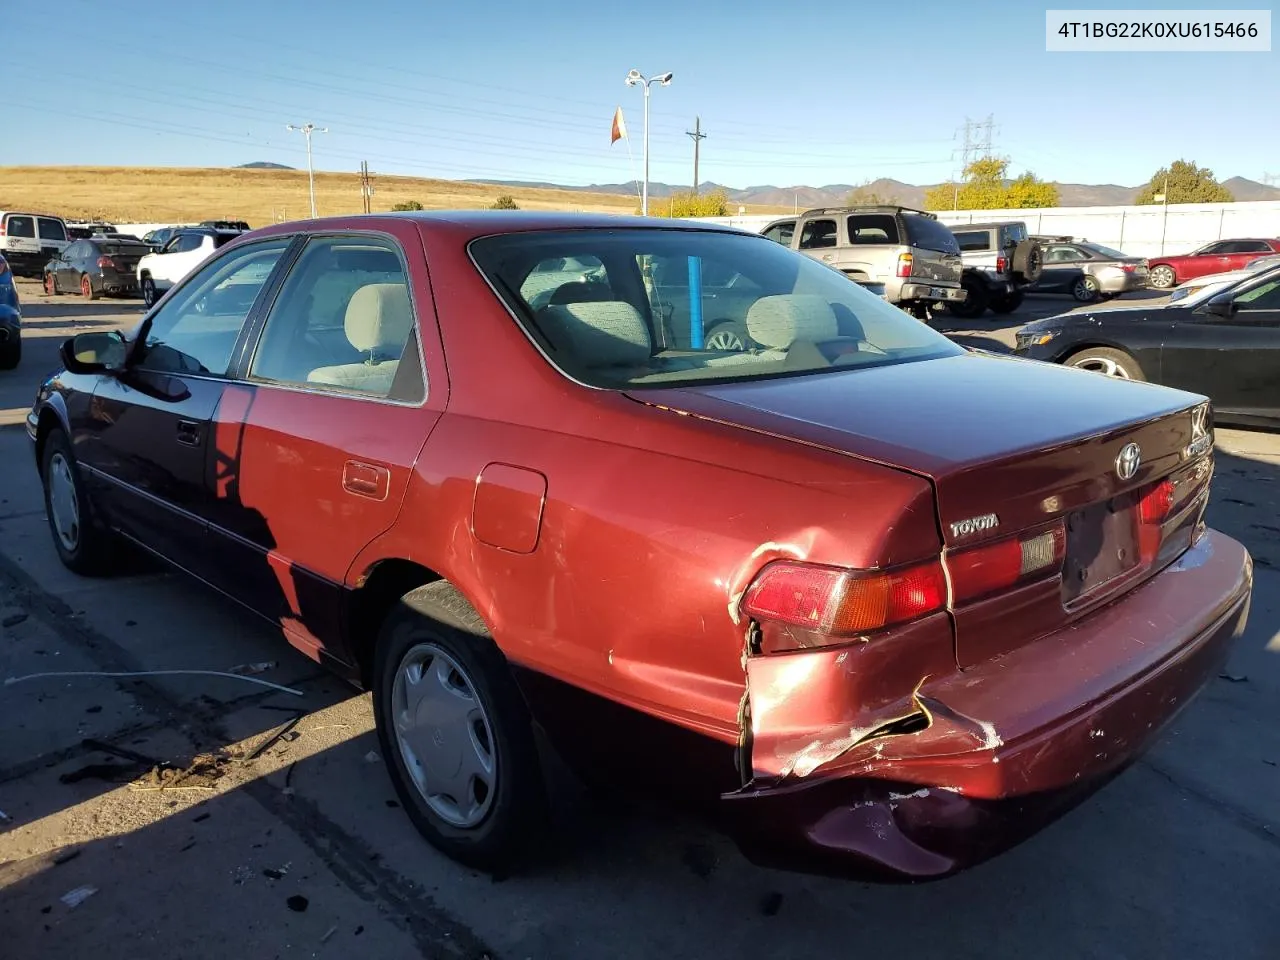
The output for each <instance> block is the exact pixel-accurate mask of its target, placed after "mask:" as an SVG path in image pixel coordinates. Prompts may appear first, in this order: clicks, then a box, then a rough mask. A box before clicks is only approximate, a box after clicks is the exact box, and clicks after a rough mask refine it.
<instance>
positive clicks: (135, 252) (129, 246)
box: [98, 241, 151, 257]
mask: <svg viewBox="0 0 1280 960" xmlns="http://www.w3.org/2000/svg"><path fill="white" fill-rule="evenodd" d="M98 249H99V250H101V251H102V252H103V253H105V254H106V255H107V256H109V257H110V256H115V255H116V254H119V255H120V256H122V257H134V256H136V257H140V256H142V255H143V254H147V253H150V252H151V248H150V247H149V246H147V245H146V244H145V243H129V242H128V241H126V242H124V243H100V244H98Z"/></svg>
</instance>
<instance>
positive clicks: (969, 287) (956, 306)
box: [947, 277, 987, 320]
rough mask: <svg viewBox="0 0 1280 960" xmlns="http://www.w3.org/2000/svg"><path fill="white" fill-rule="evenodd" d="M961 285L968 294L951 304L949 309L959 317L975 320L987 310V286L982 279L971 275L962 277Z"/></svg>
mask: <svg viewBox="0 0 1280 960" xmlns="http://www.w3.org/2000/svg"><path fill="white" fill-rule="evenodd" d="M960 286H961V287H963V288H964V291H965V293H966V294H967V296H966V297H965V298H964V300H962V301H961V302H960V303H952V304H949V305H948V307H947V309H948V310H950V311H951V312H952V313H953V314H955V315H956V316H957V317H962V318H963V319H965V320H974V319H977V318H978V317H980V316H982V315H983V314H984V313H986V312H987V288H986V285H985V284H984V283H983V282H982V281H981V280H977V279H974V278H970V277H965V278H962V279H961V281H960Z"/></svg>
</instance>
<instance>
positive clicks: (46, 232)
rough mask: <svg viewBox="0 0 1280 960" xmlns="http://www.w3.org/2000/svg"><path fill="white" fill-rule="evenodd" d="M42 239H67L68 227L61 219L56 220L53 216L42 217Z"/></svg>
mask: <svg viewBox="0 0 1280 960" xmlns="http://www.w3.org/2000/svg"><path fill="white" fill-rule="evenodd" d="M39 219H40V239H42V240H66V239H67V228H66V227H64V226H63V225H62V221H61V220H54V219H53V218H52V217H40V218H39Z"/></svg>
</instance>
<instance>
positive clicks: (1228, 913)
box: [0, 284, 1280, 960]
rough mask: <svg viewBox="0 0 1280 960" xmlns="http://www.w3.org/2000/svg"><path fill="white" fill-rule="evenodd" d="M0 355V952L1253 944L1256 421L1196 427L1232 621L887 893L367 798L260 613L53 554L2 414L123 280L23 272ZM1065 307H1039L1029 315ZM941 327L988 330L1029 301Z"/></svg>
mask: <svg viewBox="0 0 1280 960" xmlns="http://www.w3.org/2000/svg"><path fill="white" fill-rule="evenodd" d="M22 294H23V299H24V303H25V305H26V307H27V309H26V316H27V329H26V338H25V339H26V343H25V357H24V360H23V363H22V366H21V367H20V368H19V369H18V370H16V371H12V372H8V373H3V374H0V464H3V467H2V468H0V470H2V471H3V473H2V476H3V479H4V482H3V484H0V624H2V627H0V680H4V679H5V678H13V677H24V676H28V675H31V674H37V673H49V672H75V671H95V672H122V671H140V670H141V671H156V670H211V671H227V670H230V669H232V668H240V669H242V670H244V671H245V672H246V673H247V674H248V676H249V677H251V678H252V679H254V680H264V681H268V682H271V683H275V684H280V685H283V686H286V687H290V688H292V689H295V690H297V691H299V692H300V693H301V696H294V695H292V694H290V693H287V692H282V691H279V690H274V689H268V688H265V687H261V686H255V685H254V684H252V683H251V682H249V681H246V680H243V679H235V678H227V677H215V676H205V675H196V676H189V675H179V676H172V675H164V676H150V677H145V678H137V679H111V678H105V677H71V678H69V677H47V678H44V679H35V680H28V681H23V682H21V683H18V684H6V685H3V686H0V730H3V731H4V732H5V733H6V736H4V737H0V944H3V947H0V956H4V957H5V958H12V960H27V958H33V960H34V958H44V957H58V958H61V957H68V958H69V957H77V958H80V957H84V958H88V957H92V958H94V960H112V958H122V960H123V958H130V960H134V958H139V957H159V956H165V957H169V956H173V957H183V958H193V960H203V958H209V960H213V958H218V960H222V958H226V957H233V956H234V957H244V958H259V957H287V958H294V957H298V958H301V957H335V958H346V957H352V956H357V955H359V956H369V957H377V958H400V957H406V958H408V957H466V958H481V957H491V958H498V957H502V958H512V960H515V958H552V960H560V958H564V960H578V958H597V957H599V958H627V960H630V958H636V960H639V958H645V960H650V958H653V957H663V958H665V960H683V958H702V957H728V956H733V957H743V958H756V957H759V958H793V957H794V958H800V957H846V956H853V955H857V956H878V955H891V956H903V955H906V956H911V957H947V958H965V957H973V958H982V960H992V958H1004V957H1010V958H1025V957H1037V958H1040V957H1045V958H1058V957H1062V958H1083V957H1099V958H1126V960H1145V958H1152V960H1154V958H1162V960H1163V958H1168V957H1199V956H1218V955H1221V956H1228V957H1231V958H1232V960H1247V958H1255V957H1256V958H1275V957H1277V956H1280V911H1277V910H1276V907H1275V904H1274V899H1275V890H1276V889H1277V887H1280V836H1278V834H1277V831H1278V829H1280V767H1278V766H1277V764H1278V763H1280V724H1277V723H1276V720H1277V718H1280V441H1278V440H1277V438H1276V437H1275V436H1272V435H1269V434H1264V433H1251V432H1242V431H1228V430H1223V431H1221V432H1220V436H1219V455H1218V468H1217V469H1218V476H1217V479H1216V481H1215V492H1214V499H1213V504H1212V507H1211V515H1210V516H1211V521H1212V522H1213V524H1214V525H1215V526H1218V527H1220V528H1222V529H1224V530H1226V531H1227V532H1228V533H1230V534H1231V535H1233V536H1236V537H1237V538H1240V539H1242V540H1243V541H1244V542H1245V543H1246V544H1247V545H1248V546H1249V548H1250V550H1251V551H1252V552H1253V553H1254V556H1255V560H1256V562H1257V585H1256V589H1255V593H1254V605H1253V611H1252V615H1251V618H1250V624H1249V629H1248V631H1247V633H1246V634H1245V636H1244V637H1243V638H1242V639H1241V640H1240V641H1239V643H1238V645H1237V647H1236V649H1235V651H1234V654H1233V656H1232V658H1231V661H1230V663H1229V664H1228V666H1227V667H1226V668H1225V669H1224V671H1223V674H1222V676H1220V677H1217V678H1215V679H1214V680H1212V681H1211V682H1210V684H1209V686H1208V687H1207V688H1206V689H1205V691H1204V692H1203V694H1202V695H1201V696H1200V697H1199V698H1198V699H1197V700H1196V702H1195V703H1194V704H1193V705H1192V706H1191V707H1190V708H1189V709H1188V710H1187V711H1186V712H1184V713H1183V714H1182V715H1181V716H1180V717H1179V719H1178V720H1177V722H1176V723H1175V725H1174V726H1173V727H1172V728H1171V729H1170V730H1169V731H1168V732H1167V734H1166V735H1165V736H1164V738H1163V739H1162V740H1161V742H1160V743H1159V744H1158V745H1157V747H1156V748H1155V749H1154V750H1153V751H1152V752H1151V753H1150V754H1149V755H1148V756H1147V757H1146V758H1145V759H1144V760H1142V761H1140V762H1139V763H1138V764H1136V765H1135V766H1134V767H1133V768H1131V769H1130V770H1129V771H1127V772H1126V773H1125V774H1123V775H1122V776H1121V777H1119V778H1118V779H1117V780H1116V781H1114V782H1113V783H1112V784H1110V785H1109V786H1108V787H1106V788H1105V789H1104V790H1103V791H1102V792H1101V793H1099V794H1098V795H1097V796H1096V797H1094V798H1093V799H1091V800H1090V801H1088V802H1087V803H1086V804H1084V805H1083V806H1082V807H1080V808H1079V809H1077V810H1075V811H1073V812H1072V813H1070V814H1069V815H1067V816H1066V817H1065V818H1064V819H1062V820H1060V821H1059V822H1058V823H1056V824H1054V825H1053V826H1051V827H1050V828H1049V829H1047V830H1046V831H1044V832H1043V833H1041V834H1039V835H1038V836H1036V837H1034V838H1032V839H1031V840H1030V841H1028V842H1026V843H1025V844H1023V845H1022V846H1020V847H1018V848H1016V849H1014V850H1012V851H1010V852H1009V853H1007V854H1005V855H1003V856H1001V857H999V858H997V859H995V860H993V861H991V862H989V863H987V864H985V865H983V866H981V867H979V868H977V869H975V870H973V871H970V872H968V873H966V874H963V875H961V876H958V877H955V878H952V879H949V880H945V881H941V882H937V883H932V884H927V885H921V886H915V887H886V886H874V885H867V884H860V883H852V882H846V881H839V880H831V879H823V878H815V877H808V876H802V875H795V874H787V873H780V872H775V871H769V870H763V869H760V868H757V867H754V866H752V865H750V864H748V863H747V862H746V861H745V860H743V858H742V857H741V856H740V855H739V854H738V853H737V852H736V850H735V849H734V848H733V846H732V845H731V844H730V843H728V842H727V841H726V840H725V839H724V838H722V837H720V836H718V835H717V834H715V833H714V832H712V831H710V830H709V829H707V828H706V827H705V826H703V825H702V824H700V823H698V822H696V821H693V820H690V819H688V818H686V817H684V816H682V815H679V814H675V813H672V812H670V811H668V810H665V809H662V808H659V807H655V806H653V805H652V804H649V803H647V802H646V803H640V802H636V803H634V804H623V805H622V806H621V807H619V806H618V805H615V804H614V803H610V804H608V805H604V804H602V803H600V802H599V801H597V800H593V799H592V797H591V796H589V795H583V794H576V793H573V794H569V795H567V796H566V797H564V798H563V802H562V806H561V807H560V808H559V816H558V822H557V824H556V827H555V830H554V833H553V834H552V835H551V836H550V837H549V838H548V842H547V844H546V847H547V849H548V853H547V854H546V856H545V858H544V859H543V860H542V861H541V862H539V863H538V864H536V865H535V866H534V867H532V868H531V869H529V870H526V871H525V872H523V873H521V874H518V875H515V876H511V877H508V878H505V879H499V880H495V879H492V878H490V877H487V876H483V875H480V874H477V873H475V872H472V871H470V870H467V869H464V868H462V867H459V866H457V865H455V864H453V863H452V862H450V861H448V860H446V859H444V858H443V857H442V856H440V855H439V854H437V853H436V852H435V851H434V850H433V849H432V848H430V847H429V846H427V845H426V844H425V843H424V842H423V841H422V840H420V839H419V837H418V835H417V834H416V833H415V832H414V831H413V829H412V827H411V826H410V825H409V822H408V820H407V818H406V817H405V815H404V812H403V811H402V810H401V809H399V808H398V806H397V804H396V801H395V799H394V791H393V790H392V787H391V784H390V782H389V780H388V779H387V775H386V772H385V770H384V769H383V763H382V758H381V757H380V756H379V755H378V746H377V742H376V738H375V736H374V734H373V719H372V714H371V711H370V705H369V698H368V697H367V695H362V694H358V693H355V692H354V691H352V690H351V689H350V688H348V687H346V686H344V685H343V684H341V683H340V682H338V681H337V680H335V679H333V678H332V677H330V676H328V675H326V674H325V673H323V672H322V671H321V670H319V668H317V666H316V665H315V664H314V663H312V662H311V661H310V660H308V659H306V658H305V657H303V656H302V655H301V654H299V653H297V652H296V651H294V650H293V648H291V647H289V646H288V645H287V644H285V643H284V642H283V641H282V640H281V639H280V637H279V636H278V634H276V633H274V632H273V631H272V630H271V629H269V628H268V627H267V626H266V625H264V624H263V623H262V622H261V621H258V620H256V619H255V618H253V617H252V616H250V615H248V614H246V613H244V612H243V611H241V610H240V609H239V608H238V607H236V606H235V605H234V604H232V603H231V602H229V601H227V600H225V599H223V598H221V597H219V596H217V595H215V594H213V593H212V592H210V591H208V590H205V589H204V588H202V587H200V586H197V585H195V584H193V583H191V582H189V581H188V580H186V579H184V578H183V577H181V576H180V575H177V574H174V573H170V572H167V571H165V570H163V569H159V568H157V567H154V566H151V565H149V564H147V563H144V562H141V561H139V562H137V563H130V564H122V569H121V570H120V572H119V574H118V575H117V576H114V577H111V578H107V579H103V580H88V579H83V578H80V577H77V576H75V575H74V574H71V573H69V572H67V571H66V570H65V569H63V568H62V566H61V565H60V564H59V563H58V560H57V557H56V555H55V553H54V550H53V547H52V544H51V542H50V536H49V532H48V529H47V525H46V521H45V517H44V510H43V506H42V499H41V495H40V487H39V482H38V478H37V476H36V472H35V468H34V464H33V462H32V457H31V452H30V449H29V444H28V441H27V438H26V436H25V434H24V432H23V430H22V427H21V426H20V424H21V422H22V416H23V415H24V414H25V411H26V408H27V406H28V405H29V403H30V401H31V397H32V395H33V392H34V389H35V384H36V382H37V380H38V378H39V377H40V375H41V374H42V373H44V372H45V371H46V370H48V369H51V368H52V367H54V366H55V365H56V363H57V358H56V355H57V344H58V343H59V342H60V341H61V340H62V339H63V338H64V337H66V336H68V335H70V333H73V332H76V331H78V330H85V329H95V328H98V327H101V326H105V325H127V324H129V323H131V322H132V321H134V320H136V319H137V317H138V316H139V315H140V307H139V305H137V304H136V303H118V302H112V301H106V302H101V303H93V304H84V303H81V302H78V301H77V299H76V298H71V297H60V298H56V300H53V301H49V300H47V299H46V298H43V297H42V296H41V295H40V294H39V293H38V292H36V290H35V289H34V287H33V286H32V285H28V284H23V289H22ZM1067 305H1069V304H1068V303H1066V302H1064V301H1061V300H1059V301H1056V302H1052V303H1051V304H1050V305H1049V306H1048V307H1047V311H1048V312H1057V311H1058V310H1060V309H1063V308H1064V307H1065V306H1067ZM1031 312H1032V311H1031V310H1030V309H1029V308H1024V310H1023V311H1020V313H1019V314H1018V315H1015V316H1014V317H1012V318H1001V319H1000V320H998V321H996V320H993V321H992V322H990V323H988V324H982V323H972V322H969V329H970V332H969V333H968V334H965V333H963V332H961V331H959V330H958V329H957V331H956V335H957V337H958V338H959V337H962V336H966V335H968V336H974V337H984V338H989V339H991V340H994V341H997V342H1004V343H1011V342H1012V339H1011V338H1012V330H1013V329H1016V324H1013V323H1011V322H1010V321H1011V320H1013V321H1017V322H1025V319H1026V318H1027V316H1028V315H1030V314H1031Z"/></svg>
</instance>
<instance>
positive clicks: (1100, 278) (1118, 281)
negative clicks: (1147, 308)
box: [1030, 238, 1147, 303]
mask: <svg viewBox="0 0 1280 960" xmlns="http://www.w3.org/2000/svg"><path fill="white" fill-rule="evenodd" d="M1037 239H1040V242H1041V243H1042V244H1044V269H1043V270H1041V272H1040V279H1039V280H1037V281H1036V282H1035V283H1034V284H1032V286H1031V287H1030V289H1031V290H1032V291H1034V292H1035V293H1069V294H1071V296H1073V297H1075V298H1076V299H1077V300H1079V301H1080V302H1081V303H1089V302H1091V301H1093V300H1097V299H1100V298H1101V299H1109V298H1111V297H1116V296H1119V295H1120V294H1122V293H1128V292H1129V291H1130V290H1145V289H1146V287H1147V261H1146V260H1144V259H1143V258H1142V257H1130V256H1128V255H1126V254H1124V253H1121V252H1120V251H1119V250H1115V249H1113V248H1111V247H1104V246H1103V245H1102V244H1100V243H1090V242H1089V241H1087V240H1074V239H1069V238H1068V239H1066V240H1062V239H1058V240H1055V239H1047V238H1037Z"/></svg>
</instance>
